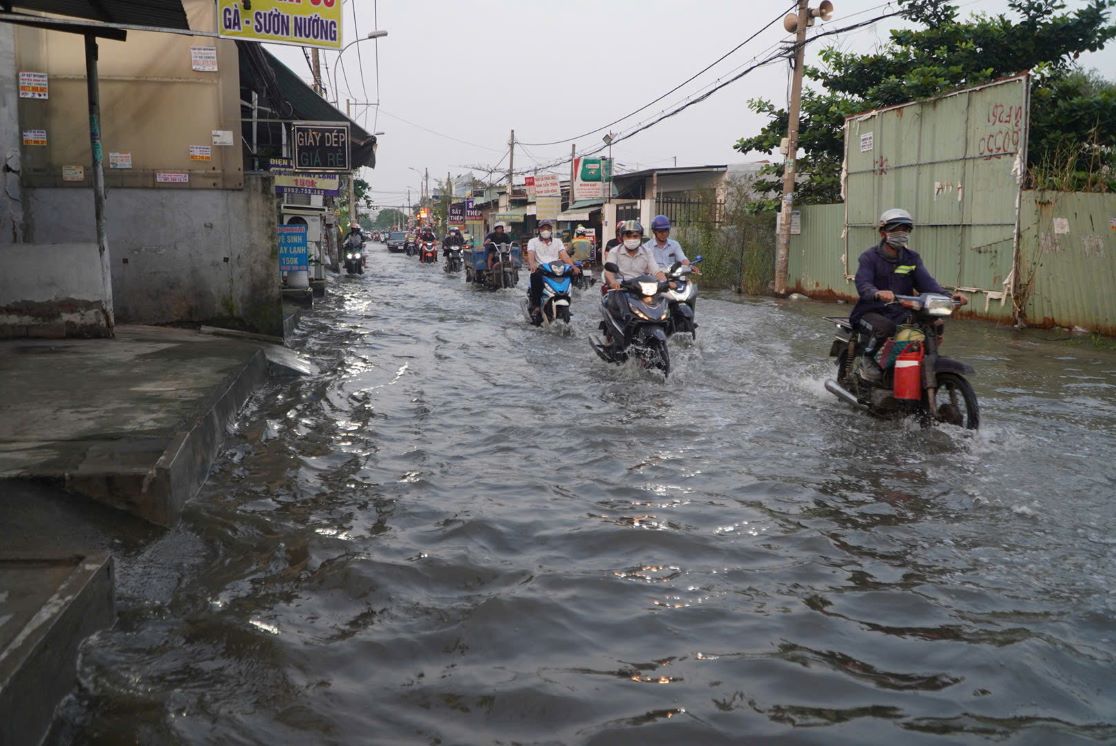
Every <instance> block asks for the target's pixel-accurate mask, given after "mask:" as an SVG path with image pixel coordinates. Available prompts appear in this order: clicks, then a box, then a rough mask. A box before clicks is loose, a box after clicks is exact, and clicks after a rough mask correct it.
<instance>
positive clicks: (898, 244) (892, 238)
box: [885, 231, 911, 249]
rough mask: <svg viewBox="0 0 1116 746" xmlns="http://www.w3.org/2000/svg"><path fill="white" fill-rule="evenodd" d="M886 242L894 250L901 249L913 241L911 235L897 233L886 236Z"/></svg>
mask: <svg viewBox="0 0 1116 746" xmlns="http://www.w3.org/2000/svg"><path fill="white" fill-rule="evenodd" d="M886 236H887V237H886V238H885V240H886V241H887V245H888V246H890V247H891V248H893V249H901V248H903V247H905V246H906V245H907V243H908V242H909V241H910V240H911V234H910V233H905V232H898V231H897V232H895V233H888V234H886Z"/></svg>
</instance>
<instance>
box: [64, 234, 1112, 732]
mask: <svg viewBox="0 0 1116 746" xmlns="http://www.w3.org/2000/svg"><path fill="white" fill-rule="evenodd" d="M370 267H371V272H370V273H368V274H365V275H363V276H360V277H352V278H350V277H342V278H340V279H339V280H335V281H333V282H332V284H331V293H330V295H329V297H328V298H326V299H325V301H324V302H322V303H319V304H318V305H317V306H316V307H315V309H314V311H313V312H311V313H309V314H307V315H306V316H305V317H304V318H303V320H302V322H301V326H300V329H299V331H298V333H297V335H296V339H295V341H294V343H293V344H292V346H293V347H294V348H295V349H296V350H298V351H300V352H301V353H303V354H304V355H306V356H307V357H309V358H311V359H313V360H314V361H315V362H316V363H317V364H318V365H319V366H320V368H321V369H322V373H321V375H318V376H316V377H309V378H303V379H297V380H275V381H273V382H272V383H270V384H269V385H268V387H267V388H265V389H263V390H261V391H260V392H259V393H258V394H257V396H256V397H255V398H254V399H253V402H252V404H251V405H250V406H249V409H248V411H247V412H245V413H244V415H243V416H242V418H241V420H240V423H239V428H238V430H237V432H235V433H234V434H233V435H232V436H231V437H230V438H229V441H228V444H227V448H226V451H225V453H224V455H223V456H222V457H221V458H220V460H219V462H218V465H217V467H216V468H215V470H214V472H213V474H212V475H211V476H210V479H209V481H208V483H207V485H206V486H205V488H204V489H203V490H202V493H201V494H200V495H199V497H198V498H197V499H195V500H194V501H193V502H192V503H190V504H189V505H188V506H187V509H186V513H185V515H184V517H183V520H182V522H181V523H180V525H179V526H178V527H177V528H176V529H174V530H172V531H170V532H169V533H167V534H166V535H165V536H164V537H163V538H161V539H160V540H159V541H157V542H155V543H154V544H152V545H150V546H148V547H146V548H145V549H144V550H143V551H142V552H140V553H137V554H132V555H131V556H125V557H123V558H122V559H121V560H120V561H119V562H118V564H117V576H118V583H119V590H118V598H117V604H118V611H119V615H120V616H119V620H118V622H117V624H116V626H115V628H114V629H112V630H111V631H106V632H102V633H100V634H99V635H98V636H97V637H96V638H94V639H93V640H92V641H91V642H90V643H89V644H87V645H86V648H85V653H84V657H83V659H82V662H81V666H80V669H79V678H80V681H81V686H80V688H79V691H78V694H77V696H76V697H75V698H72V699H71V700H70V701H68V702H67V704H66V705H65V707H64V709H63V713H62V715H63V718H62V722H61V723H60V724H59V725H58V726H56V729H55V732H54V734H53V737H52V738H53V740H54V741H55V742H57V743H71V742H72V743H78V744H122V743H129V744H131V743H139V744H166V743H183V744H218V743H219V744H257V743H261V744H269V745H271V746H276V745H278V744H311V743H313V744H334V743H336V744H474V743H475V744H490V743H503V744H510V743H522V744H627V743H632V744H635V743H639V744H721V743H724V744H729V743H743V742H751V741H752V740H755V741H758V742H763V743H825V744H863V743H895V742H900V743H904V744H918V743H957V742H978V741H983V740H995V741H999V742H1008V743H1025V744H1053V743H1057V744H1065V743H1111V742H1113V741H1116V683H1114V682H1116V593H1114V589H1116V501H1114V500H1113V495H1114V494H1116V437H1113V433H1114V430H1116V352H1113V351H1112V350H1111V349H1097V348H1096V347H1095V346H1094V345H1092V344H1090V343H1089V342H1088V341H1087V340H1085V341H1079V342H1078V343H1076V344H1075V343H1069V342H1064V341H1043V340H1042V335H1041V334H1039V333H1028V334H1024V335H1017V334H1014V333H1012V332H1011V331H1010V330H1006V329H1001V328H996V327H993V326H992V325H990V324H986V323H981V322H954V323H953V324H951V325H950V327H949V329H948V331H947V334H946V342H945V352H946V354H950V355H952V356H955V357H958V358H960V359H962V360H965V361H966V362H968V363H970V364H972V365H973V366H974V367H975V368H976V369H977V375H976V376H975V377H974V378H973V383H974V385H975V387H976V390H977V393H978V395H979V396H980V398H981V405H982V418H981V419H982V429H981V430H980V431H979V432H978V433H970V432H965V431H961V430H958V429H955V428H949V427H945V428H942V429H940V430H921V429H919V428H917V427H916V426H913V425H910V424H906V425H904V424H899V425H896V424H895V423H889V422H882V421H876V420H873V419H871V418H869V417H868V416H867V415H865V414H864V413H862V412H858V411H854V410H852V409H851V408H849V407H848V406H846V405H844V404H842V403H841V402H839V401H838V400H837V399H836V398H834V397H833V396H832V395H830V394H828V393H826V392H825V391H824V389H823V381H824V380H825V378H826V377H829V376H830V375H831V369H832V364H831V363H830V361H829V359H828V358H826V357H825V355H826V353H827V351H828V348H829V341H830V339H831V337H832V332H833V327H832V325H831V324H829V323H828V322H826V321H825V320H824V319H822V318H821V317H822V316H823V315H832V314H837V313H842V312H845V311H847V309H848V307H847V306H844V307H838V306H830V305H826V304H821V303H812V302H806V303H798V304H795V303H777V302H775V301H773V300H769V299H745V300H740V299H739V298H737V297H734V296H732V295H729V294H725V295H715V294H712V293H711V294H709V295H707V296H706V297H705V298H703V299H702V300H700V301H699V303H698V314H697V315H698V322H699V324H700V325H701V328H700V329H699V331H698V336H699V339H698V342H697V343H696V344H693V345H687V344H684V343H682V342H681V341H679V340H675V341H672V343H671V344H672V349H671V351H672V355H673V359H672V363H673V370H672V373H671V376H670V379H669V380H668V381H667V382H666V383H665V384H664V383H663V381H662V378H661V376H657V375H653V374H651V373H647V372H643V371H639V370H637V369H635V368H633V367H625V368H619V367H615V366H608V365H606V364H605V363H603V362H602V361H600V360H599V359H598V358H597V357H596V356H595V355H594V354H593V352H592V351H591V349H590V347H589V344H588V341H587V338H588V336H589V335H590V334H591V333H594V330H595V327H596V322H597V320H598V315H597V309H596V304H597V297H598V296H597V290H596V288H593V289H592V290H591V291H588V292H586V293H585V294H583V295H581V296H580V297H578V298H575V301H574V314H575V315H574V323H573V331H572V333H570V334H565V335H563V334H559V333H554V332H549V331H543V330H538V329H533V328H530V327H529V326H528V325H527V324H526V323H525V322H524V320H523V317H522V315H521V314H520V312H519V300H520V297H521V295H522V293H523V292H524V289H525V288H526V283H527V280H526V276H525V275H524V276H523V277H522V278H521V280H520V288H519V289H517V290H514V291H510V290H509V291H503V292H500V293H495V294H492V293H487V292H480V291H475V290H473V289H472V288H469V287H466V286H465V283H464V282H463V281H462V280H461V278H460V276H455V277H452V278H451V277H449V276H447V275H445V274H444V273H443V272H442V270H441V266H440V265H438V266H436V267H432V268H431V267H424V266H420V265H419V264H418V263H417V262H416V261H415V260H413V259H408V258H406V257H404V256H402V255H388V254H387V252H386V251H385V250H384V249H383V247H382V246H380V245H373V250H372V254H371V259H370ZM1047 336H1049V335H1047Z"/></svg>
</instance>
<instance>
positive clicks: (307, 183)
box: [271, 168, 341, 197]
mask: <svg viewBox="0 0 1116 746" xmlns="http://www.w3.org/2000/svg"><path fill="white" fill-rule="evenodd" d="M271 175H272V176H273V177H274V179H275V193H276V194H320V195H323V196H328V197H336V196H337V195H338V194H339V193H340V190H341V177H340V176H338V175H337V174H314V173H306V172H304V171H289V170H286V169H277V168H273V169H271Z"/></svg>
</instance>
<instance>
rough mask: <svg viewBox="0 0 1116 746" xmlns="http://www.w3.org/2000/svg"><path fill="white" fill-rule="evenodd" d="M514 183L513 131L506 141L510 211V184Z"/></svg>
mask: <svg viewBox="0 0 1116 746" xmlns="http://www.w3.org/2000/svg"><path fill="white" fill-rule="evenodd" d="M514 182H515V130H512V131H511V139H510V140H508V209H509V210H510V209H511V200H512V184H513V183H514Z"/></svg>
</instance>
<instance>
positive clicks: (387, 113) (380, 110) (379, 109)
mask: <svg viewBox="0 0 1116 746" xmlns="http://www.w3.org/2000/svg"><path fill="white" fill-rule="evenodd" d="M376 112H377V113H379V114H384V115H385V116H389V117H391V118H392V119H398V120H399V121H400V122H403V123H404V124H409V125H411V126H412V127H417V128H418V129H420V130H423V131H424V132H429V133H430V134H432V135H437V136H438V137H444V138H446V139H447V140H453V141H454V142H459V143H461V144H463V145H472V146H473V147H474V148H481V149H482V150H491V151H492V152H493V153H500V152H502V149H500V148H490V147H488V146H487V145H480V144H479V143H475V142H469V141H468V140H462V139H460V138H458V137H454V136H453V135H447V134H445V133H444V132H438V131H437V130H432V129H430V128H429V127H423V126H422V125H421V124H416V123H415V122H412V121H411V120H409V119H404V118H403V117H401V116H399V115H397V114H392V113H391V112H390V111H384V109H383V108H382V107H379V106H377V107H376Z"/></svg>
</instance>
